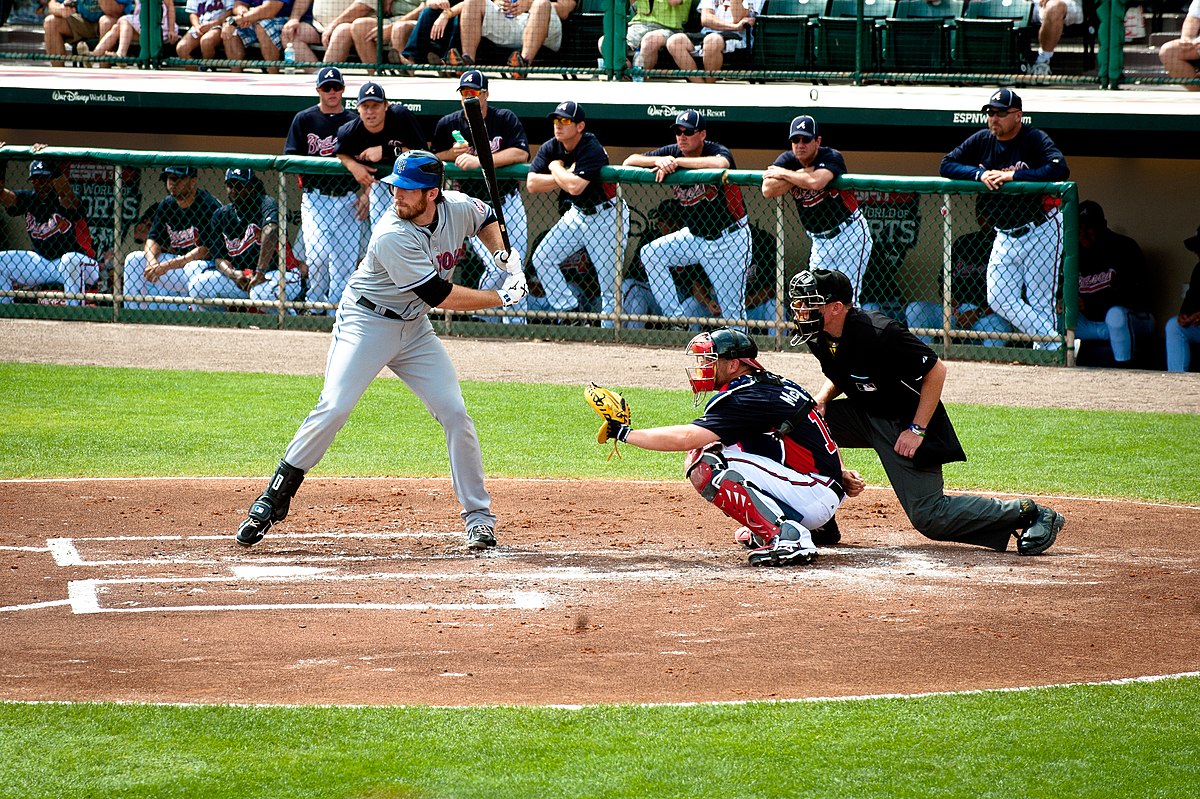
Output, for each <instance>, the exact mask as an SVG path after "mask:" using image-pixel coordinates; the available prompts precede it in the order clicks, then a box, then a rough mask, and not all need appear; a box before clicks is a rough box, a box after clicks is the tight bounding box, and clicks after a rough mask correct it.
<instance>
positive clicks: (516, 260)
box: [492, 248, 521, 275]
mask: <svg viewBox="0 0 1200 799" xmlns="http://www.w3.org/2000/svg"><path fill="white" fill-rule="evenodd" d="M492 260H493V261H495V262H496V268H497V269H499V270H500V271H501V272H508V273H509V274H510V275H515V274H518V273H519V272H521V258H520V256H518V255H517V251H516V250H515V249H512V248H509V249H507V250H496V251H495V252H493V253H492Z"/></svg>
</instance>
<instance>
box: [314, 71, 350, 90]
mask: <svg viewBox="0 0 1200 799" xmlns="http://www.w3.org/2000/svg"><path fill="white" fill-rule="evenodd" d="M330 83H334V84H337V85H338V86H345V85H346V81H345V80H343V79H342V71H341V70H340V69H338V68H337V67H322V68H321V69H319V70H317V88H320V87H322V86H327V85H328V84H330Z"/></svg>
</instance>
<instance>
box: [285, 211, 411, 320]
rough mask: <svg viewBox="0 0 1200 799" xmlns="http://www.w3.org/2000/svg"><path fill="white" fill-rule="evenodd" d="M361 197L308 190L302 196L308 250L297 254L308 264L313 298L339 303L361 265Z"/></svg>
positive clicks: (313, 300) (315, 300) (301, 220)
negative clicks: (358, 212) (358, 206)
mask: <svg viewBox="0 0 1200 799" xmlns="http://www.w3.org/2000/svg"><path fill="white" fill-rule="evenodd" d="M357 201H358V195H356V194H355V193H354V192H347V193H346V194H341V195H333V196H331V195H327V194H321V193H320V192H317V191H306V192H304V196H303V197H302V198H301V199H300V230H301V235H302V236H303V239H304V243H305V248H304V249H305V251H304V255H302V256H301V255H299V254H297V257H298V258H300V259H301V260H303V261H305V262H306V263H307V264H308V301H309V302H332V303H333V304H334V305H337V303H338V301H339V300H341V298H342V291H343V290H345V288H346V281H348V280H349V279H350V276H351V275H352V274H354V270H355V269H356V268H357V267H358V245H359V240H360V239H361V238H362V226H363V223H362V222H361V221H359V220H358V219H357V218H356V217H355V205H356V203H357ZM388 202H389V203H390V202H391V198H390V197H389V198H388ZM386 207H387V206H386V205H385V209H386Z"/></svg>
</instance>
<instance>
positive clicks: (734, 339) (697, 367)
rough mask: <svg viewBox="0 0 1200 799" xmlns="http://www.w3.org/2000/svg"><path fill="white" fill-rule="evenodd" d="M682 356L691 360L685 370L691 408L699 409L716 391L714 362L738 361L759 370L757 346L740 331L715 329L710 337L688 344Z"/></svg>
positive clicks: (724, 328)
mask: <svg viewBox="0 0 1200 799" xmlns="http://www.w3.org/2000/svg"><path fill="white" fill-rule="evenodd" d="M684 352H685V353H686V354H687V355H689V356H691V357H692V358H694V359H695V362H694V365H693V366H689V367H686V368H685V369H684V371H685V372H686V373H687V378H688V382H689V383H691V385H692V394H693V400H692V405H693V406H696V407H699V405H700V403H702V402H703V401H704V399H705V397H707V396H708V395H709V393H711V392H712V391H713V390H715V389H716V388H717V360H718V359H722V358H723V359H726V360H741V361H744V362H745V363H746V364H747V365H748V366H750V367H751V368H753V369H758V370H760V371H761V370H762V368H763V367H762V364H760V363H759V362H758V361H757V360H756V359H757V358H758V345H757V344H755V343H754V339H752V338H750V337H749V336H747V335H746V334H745V333H743V332H742V331H740V330H734V329H733V328H729V327H719V328H717V329H716V330H714V331H712V332H711V333H701V334H700V335H698V336H696V337H695V338H693V339H692V340H691V341H689V342H688V345H687V348H686V349H685V350H684Z"/></svg>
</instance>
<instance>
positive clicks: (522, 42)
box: [446, 0, 577, 78]
mask: <svg viewBox="0 0 1200 799" xmlns="http://www.w3.org/2000/svg"><path fill="white" fill-rule="evenodd" d="M576 2H577V0H466V2H464V3H463V10H462V13H461V14H460V15H459V26H460V27H459V31H460V34H461V36H462V50H458V49H456V48H451V49H450V51H449V52H448V53H447V54H446V60H447V61H449V62H450V64H451V65H452V66H456V67H458V66H472V65H474V64H475V54H476V50H478V49H479V39H480V38H481V37H486V38H487V39H488V40H489V41H491V42H493V43H495V44H497V45H499V46H500V47H511V48H514V49H515V50H516V52H515V53H513V54H512V56H511V57H510V58H509V59H508V65H509V66H510V67H514V68H517V69H522V68H524V67H528V66H531V65H532V64H533V60H534V59H535V58H536V57H537V54H538V50H540V49H542V46H543V45H544V46H546V47H548V48H549V49H551V50H553V51H554V52H556V53H557V52H558V48H559V47H561V46H562V21H563V20H564V19H566V18H567V17H568V16H570V14H571V12H572V11H574V10H575V4H576ZM511 77H513V78H524V77H525V73H524V72H514V73H513V74H512V75H511Z"/></svg>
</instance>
